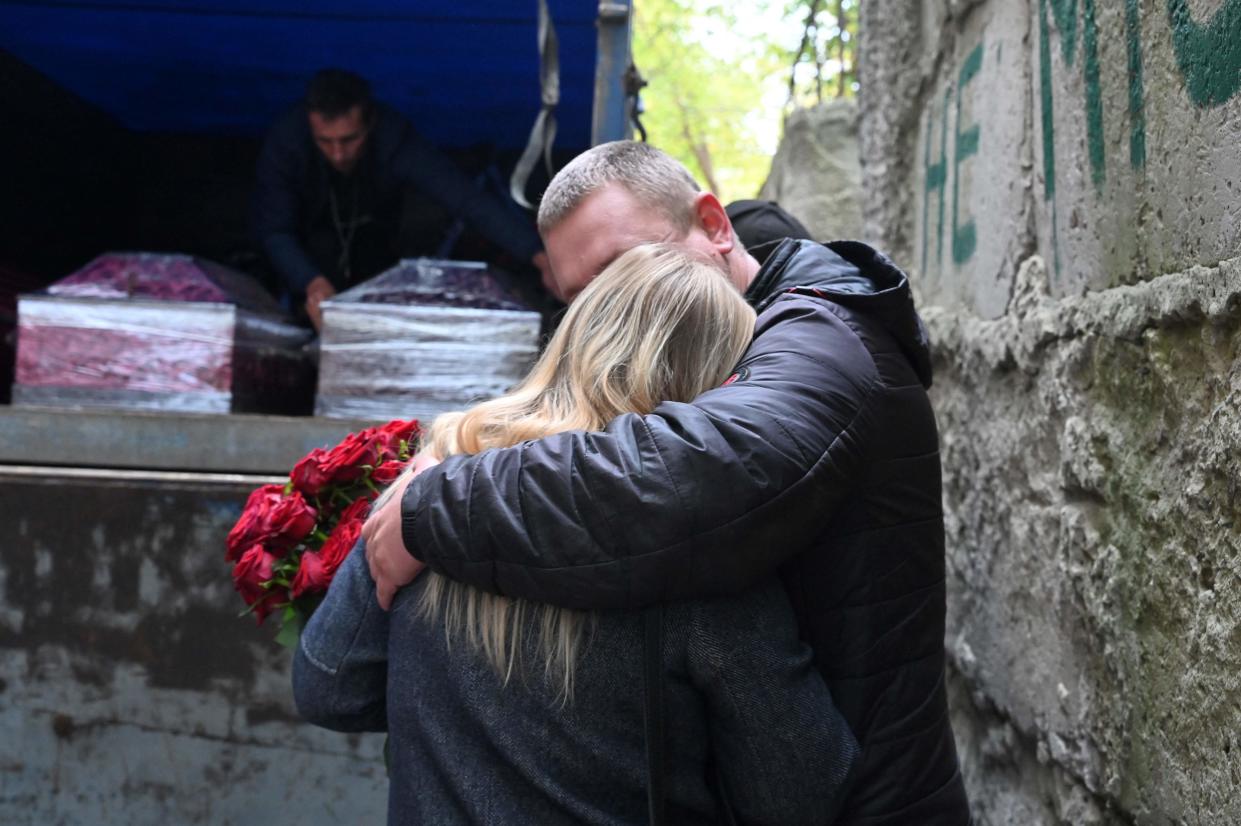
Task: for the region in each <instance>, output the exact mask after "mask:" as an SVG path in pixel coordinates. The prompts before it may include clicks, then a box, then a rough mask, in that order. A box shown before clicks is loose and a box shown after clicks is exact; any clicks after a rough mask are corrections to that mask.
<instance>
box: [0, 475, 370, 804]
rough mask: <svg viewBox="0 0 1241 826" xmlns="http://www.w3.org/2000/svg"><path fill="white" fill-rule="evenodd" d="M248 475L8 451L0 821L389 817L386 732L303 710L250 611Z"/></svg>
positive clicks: (0, 576) (0, 644)
mask: <svg viewBox="0 0 1241 826" xmlns="http://www.w3.org/2000/svg"><path fill="white" fill-rule="evenodd" d="M253 482H254V480H253V479H252V478H247V477H238V476H224V475H210V474H174V473H141V472H128V473H123V474H117V473H115V472H108V471H88V470H79V471H65V472H57V471H54V470H52V469H48V468H42V469H29V470H22V469H17V468H0V515H2V516H3V520H4V523H5V525H6V526H8V527H9V531H10V534H9V536H8V537H7V541H6V542H5V543H4V546H3V550H0V823H5V824H19V823H31V824H34V823H38V824H40V826H45V825H46V824H56V823H66V824H68V823H73V824H82V823H91V824H95V823H101V824H107V823H123V824H132V823H177V824H182V823H184V824H200V823H201V824H208V823H209V824H233V823H236V824H240V823H253V822H269V823H341V822H349V823H378V822H382V821H383V819H384V816H385V811H386V796H387V779H386V774H385V771H384V767H383V761H382V757H381V749H382V742H383V735H379V734H375V735H343V734H337V733H334V732H328V731H322V730H319V729H315V728H313V727H312V726H309V725H307V724H304V723H302V722H301V721H300V720H299V719H298V718H297V716H296V713H295V710H294V708H293V705H292V698H291V691H290V686H289V656H288V653H287V652H285V651H284V650H283V649H280V648H279V647H278V646H276V645H275V644H274V643H273V642H272V641H271V637H272V634H273V632H274V629H272V628H266V627H264V628H258V627H256V626H255V624H254V622H253V621H252V620H250V619H242V618H238V616H237V614H238V611H239V609H240V607H241V601H240V599H239V598H238V597H237V595H236V594H235V593H234V591H233V588H232V582H231V580H230V576H229V573H230V571H229V565H228V564H227V563H226V562H225V561H224V559H223V547H224V546H223V541H224V537H225V535H226V534H227V532H228V529H229V527H231V525H232V523H233V521H234V520H235V519H236V517H237V515H238V513H239V512H240V509H241V505H242V503H243V502H244V499H245V496H246V495H247V493H248V492H249V490H250V489H251V487H253Z"/></svg>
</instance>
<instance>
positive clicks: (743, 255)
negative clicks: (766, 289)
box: [728, 245, 759, 294]
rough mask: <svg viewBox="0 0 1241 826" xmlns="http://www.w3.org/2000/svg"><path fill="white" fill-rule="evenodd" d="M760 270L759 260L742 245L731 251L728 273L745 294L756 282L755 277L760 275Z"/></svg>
mask: <svg viewBox="0 0 1241 826" xmlns="http://www.w3.org/2000/svg"><path fill="white" fill-rule="evenodd" d="M758 271H759V263H758V261H757V260H756V259H755V258H754V256H753V255H750V253H748V252H746V250H745V249H744V248H743V247H741V246H740V245H738V246H737V247H735V248H734V249H733V251H732V252H730V253H729V255H728V275H729V277H730V278H731V279H732V282H733V284H735V285H736V286H737V289H738V290H740V291H741V292H742V293H743V294H744V293H745V291H746V290H748V289H750V285H751V284H753V283H754V279H755V278H756V277H757V276H758Z"/></svg>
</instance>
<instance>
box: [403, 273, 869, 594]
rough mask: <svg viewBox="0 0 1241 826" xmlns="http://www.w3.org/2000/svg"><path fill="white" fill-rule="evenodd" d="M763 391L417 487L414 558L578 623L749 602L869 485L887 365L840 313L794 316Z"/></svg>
mask: <svg viewBox="0 0 1241 826" xmlns="http://www.w3.org/2000/svg"><path fill="white" fill-rule="evenodd" d="M742 366H743V367H745V369H746V373H747V375H746V377H745V378H743V379H741V380H739V381H736V382H734V383H732V384H729V385H727V386H724V387H720V388H716V389H714V390H711V391H708V392H707V393H705V394H703V395H702V396H700V397H699V398H697V399H695V400H694V402H693V403H692V404H675V403H664V404H662V405H660V406H659V407H658V408H656V410H655V411H654V413H652V414H651V415H647V416H638V415H632V414H629V415H624V416H621V417H619V418H617V419H616V420H614V421H613V422H612V423H611V424H610V425H609V426H608V427H607V429H606V430H604V431H600V432H590V433H583V432H570V433H561V434H556V435H554V436H551V437H547V438H544V439H540V440H537V441H531V442H525V443H522V444H520V445H518V446H515V447H511V448H506V449H502V450H490V451H485V452H483V453H480V454H477V455H475V456H457V457H451V458H449V459H447V460H445V461H444V462H443V463H442V464H440V465H438V466H436V467H434V468H432V469H430V470H428V471H426V472H424V473H423V474H422V475H421V476H419V477H417V478H416V479H415V480H414V482H413V483H412V484H411V485H410V486H409V488H408V489H407V490H406V494H405V498H404V500H403V501H402V522H403V524H402V530H403V538H404V541H405V545H406V548H407V549H408V550H409V551H410V553H412V554H413V555H414V556H415V557H417V558H419V559H421V560H423V561H425V562H426V563H427V564H428V566H430V567H431V568H432V569H433V570H435V571H438V572H440V573H442V574H445V575H446V576H449V577H451V578H453V579H457V580H459V581H462V582H466V583H468V584H470V585H473V586H475V587H478V588H483V589H487V590H491V591H495V592H498V593H504V594H509V595H513V596H518V597H524V598H527V599H533V600H539V601H543V602H550V603H554V604H558V605H563V606H567V607H574V608H587V609H605V608H637V607H641V606H643V605H647V604H650V603H652V602H655V601H662V600H668V599H679V598H693V597H702V596H710V595H714V594H725V593H736V592H738V591H741V590H743V589H744V588H746V587H748V586H749V585H751V584H753V583H755V582H757V581H758V580H759V578H760V577H761V576H763V575H764V574H766V573H769V572H771V571H773V570H774V569H775V568H776V567H777V566H778V565H779V564H780V563H781V562H782V561H784V560H785V559H787V558H788V557H789V556H791V555H793V554H796V553H798V552H799V551H801V550H804V549H805V548H807V547H809V546H810V543H811V542H812V541H813V540H814V538H815V537H816V536H817V535H818V533H819V532H820V530H821V526H822V524H823V523H824V521H825V520H826V518H827V517H828V516H829V515H830V513H831V511H832V510H833V508H834V507H835V506H836V504H837V503H838V502H839V501H840V500H841V499H842V498H843V497H844V496H845V495H846V494H847V493H848V492H849V490H850V486H851V485H853V484H856V482H857V481H858V476H859V471H860V468H862V467H863V464H862V463H863V459H864V454H865V451H866V450H867V444H868V443H869V440H870V439H872V438H873V436H871V435H870V433H871V431H873V430H874V429H875V417H874V415H873V412H872V411H871V410H870V409H869V405H870V403H871V400H872V398H873V397H874V396H875V395H876V394H875V393H874V389H875V387H876V385H877V383H878V375H877V372H876V368H875V364H874V361H873V359H872V358H871V357H870V355H869V353H868V352H867V351H866V349H865V347H864V346H863V345H862V342H861V340H860V338H859V337H858V335H857V334H855V333H854V332H853V331H852V330H851V329H850V328H849V327H848V325H847V324H846V323H845V322H844V321H843V320H842V319H840V318H838V317H837V316H836V314H835V313H833V311H832V308H831V305H829V304H828V303H827V302H825V301H822V300H819V299H812V298H805V297H800V296H786V297H783V298H781V299H779V300H777V301H776V302H775V303H774V304H773V305H772V306H771V307H770V308H769V309H767V310H766V311H765V312H764V313H763V314H762V315H760V317H759V319H758V323H757V325H756V332H755V339H754V342H753V344H752V345H751V347H750V350H749V351H748V352H747V354H746V356H745V357H744V359H743V361H742Z"/></svg>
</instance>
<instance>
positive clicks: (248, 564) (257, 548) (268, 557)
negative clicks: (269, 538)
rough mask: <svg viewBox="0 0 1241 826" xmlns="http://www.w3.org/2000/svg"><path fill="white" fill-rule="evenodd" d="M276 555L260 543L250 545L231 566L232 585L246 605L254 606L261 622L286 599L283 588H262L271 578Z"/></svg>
mask: <svg viewBox="0 0 1241 826" xmlns="http://www.w3.org/2000/svg"><path fill="white" fill-rule="evenodd" d="M275 562H276V557H275V555H273V554H272V553H270V552H269V551H267V549H265V548H264V547H263V546H262V545H251V546H250V547H249V548H248V549H247V550H246V552H245V553H243V554H242V555H241V558H240V559H239V560H237V565H236V566H235V567H234V568H233V586H234V587H235V588H236V589H237V593H239V594H241V598H242V599H244V600H245V601H246V605H250V606H253V607H254V616H255V617H256V618H257V619H258V621H259V623H260V624H262V622H263V620H264V619H266V618H267V615H268V614H270V613H271V612H272V611H273V610H274V609H275V608H276V607H277V606H278V605H280V604H283V603H284V602H287V601H288V595H287V594H286V593H285V592H284V589H283V588H264V587H263V583H264V582H267V581H269V580H270V579H271V572H272V565H274V564H275Z"/></svg>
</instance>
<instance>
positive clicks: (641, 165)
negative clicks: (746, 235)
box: [538, 141, 700, 233]
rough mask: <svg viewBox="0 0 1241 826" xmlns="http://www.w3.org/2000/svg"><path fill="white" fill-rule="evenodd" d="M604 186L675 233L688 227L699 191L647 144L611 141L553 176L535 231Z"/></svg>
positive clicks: (561, 217) (679, 167)
mask: <svg viewBox="0 0 1241 826" xmlns="http://www.w3.org/2000/svg"><path fill="white" fill-rule="evenodd" d="M610 183H616V184H620V185H621V186H623V187H624V188H625V189H626V190H627V191H628V192H629V194H631V195H633V196H634V197H635V198H637V200H638V202H639V203H641V204H642V205H643V206H646V207H648V208H650V209H653V210H655V211H656V212H658V213H660V214H662V215H663V216H664V217H665V218H667V219H668V220H669V221H670V222H671V223H672V225H673V226H674V227H676V228H677V229H678V230H680V231H681V232H683V233H686V232H689V230H690V228H691V227H692V226H693V224H694V195H695V194H696V193H697V192H699V191H700V190H699V187H698V184H697V183H695V181H694V178H693V176H691V175H690V174H689V172H688V171H687V170H686V169H685V167H684V166H682V165H681V164H680V163H679V162H678V161H675V160H673V159H672V158H671V157H669V156H668V155H666V154H665V153H663V152H661V151H660V150H658V149H656V148H655V147H653V146H651V145H650V144H648V143H638V142H637V141H612V142H611V143H603V144H599V145H598V146H596V147H594V148H592V149H588V150H587V151H585V152H583V153H582V154H581V155H578V156H577V157H576V158H574V159H573V160H572V161H570V162H569V163H568V164H567V165H566V166H565V167H564V169H561V170H560V171H559V172H557V173H556V176H555V177H554V178H552V181H551V183H550V184H548V185H547V191H546V192H544V193H543V200H542V201H540V203H539V218H538V223H539V232H541V233H546V232H547V231H548V230H550V229H551V228H552V227H554V226H556V225H557V224H559V223H560V222H561V221H562V220H564V218H565V216H567V215H568V214H569V213H570V212H572V211H573V210H574V209H576V208H577V206H578V204H580V203H581V202H582V201H584V200H585V199H586V198H587V196H589V195H591V194H592V193H594V192H596V191H598V190H599V189H601V188H603V187H604V186H605V185H607V184H610Z"/></svg>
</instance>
